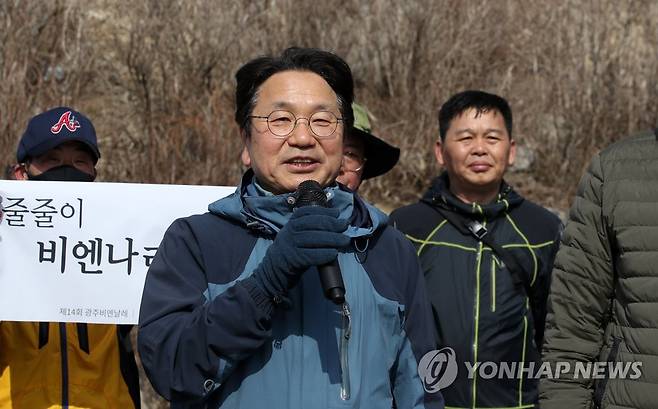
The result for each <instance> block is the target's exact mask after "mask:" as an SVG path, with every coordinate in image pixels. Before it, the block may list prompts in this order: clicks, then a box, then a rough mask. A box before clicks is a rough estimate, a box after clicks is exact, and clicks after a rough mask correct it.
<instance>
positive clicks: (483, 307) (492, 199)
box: [391, 91, 561, 409]
mask: <svg viewBox="0 0 658 409" xmlns="http://www.w3.org/2000/svg"><path fill="white" fill-rule="evenodd" d="M439 128H440V132H439V133H440V139H439V140H438V141H437V142H436V146H435V154H436V158H437V161H438V163H439V164H440V165H441V166H442V167H443V168H444V169H445V172H444V173H443V174H442V175H441V176H439V177H438V178H436V179H435V180H434V182H433V184H432V187H431V188H430V189H429V191H428V192H427V193H426V194H425V196H424V197H423V198H422V199H421V200H420V202H419V203H416V204H413V205H411V206H407V207H404V208H401V209H398V210H396V211H394V212H393V213H392V214H391V221H392V222H393V223H395V225H396V226H397V227H398V229H400V230H401V231H402V232H403V233H405V234H406V236H407V238H409V239H410V240H411V241H412V243H414V245H415V246H416V251H417V254H418V256H419V258H420V263H421V266H422V269H423V272H424V273H425V280H426V284H427V290H428V293H429V298H430V300H431V302H432V307H433V312H434V317H435V321H436V324H437V327H438V330H439V334H438V339H439V348H441V350H440V352H439V353H438V354H437V356H436V357H435V358H436V363H437V364H438V363H441V362H450V361H452V363H453V364H455V365H456V367H457V368H458V372H457V374H456V378H455V379H454V382H453V383H452V384H451V385H449V386H447V387H446V388H445V389H443V390H442V391H441V392H442V393H443V394H444V397H445V400H446V407H457V408H499V409H500V408H507V409H512V408H516V409H518V408H532V407H534V406H535V405H536V402H537V393H538V391H537V390H538V380H537V372H538V370H539V358H540V356H539V351H540V350H541V349H540V348H541V347H540V345H541V343H542V338H543V329H544V317H545V311H546V310H545V306H546V299H547V296H548V288H549V282H550V272H551V269H552V266H553V256H554V254H555V252H556V249H557V244H558V240H557V237H558V235H559V231H560V226H561V223H560V221H559V219H558V218H557V217H556V216H555V215H553V214H552V213H550V212H549V211H547V210H546V209H544V208H542V207H540V206H538V205H536V204H534V203H531V202H530V201H528V200H525V199H524V198H523V197H521V196H520V195H519V194H518V193H516V192H515V191H514V190H513V189H512V187H511V186H509V185H508V184H507V183H505V181H504V180H503V176H504V174H505V172H506V170H507V169H508V167H509V166H510V165H512V164H513V163H514V157H515V150H516V145H515V140H514V139H513V137H512V111H511V109H510V107H509V104H508V103H507V101H505V100H504V99H503V98H501V97H499V96H497V95H493V94H489V93H486V92H482V91H465V92H462V93H459V94H457V95H454V96H453V97H451V98H450V99H449V100H448V101H447V102H446V103H445V104H443V106H442V107H441V110H440V112H439ZM430 367H431V366H430ZM453 367H455V366H453ZM445 368H446V371H445V372H444V373H445V374H446V375H445V376H444V377H442V378H441V379H440V380H439V379H437V382H439V383H450V382H449V381H450V380H451V379H450V378H446V377H447V376H448V375H447V374H448V372H450V371H449V368H450V365H448V364H446V365H445ZM421 369H422V368H421ZM446 379H447V380H446ZM437 385H438V383H437ZM442 385H443V384H442Z"/></svg>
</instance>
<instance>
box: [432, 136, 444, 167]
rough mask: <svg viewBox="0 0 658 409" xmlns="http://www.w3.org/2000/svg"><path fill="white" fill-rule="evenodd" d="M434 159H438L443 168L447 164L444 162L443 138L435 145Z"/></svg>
mask: <svg viewBox="0 0 658 409" xmlns="http://www.w3.org/2000/svg"><path fill="white" fill-rule="evenodd" d="M434 157H435V158H436V162H437V163H438V164H439V165H441V167H443V165H444V164H445V162H444V160H443V142H441V138H439V139H437V140H436V143H435V144H434Z"/></svg>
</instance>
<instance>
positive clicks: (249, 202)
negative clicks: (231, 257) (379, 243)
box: [208, 169, 388, 237]
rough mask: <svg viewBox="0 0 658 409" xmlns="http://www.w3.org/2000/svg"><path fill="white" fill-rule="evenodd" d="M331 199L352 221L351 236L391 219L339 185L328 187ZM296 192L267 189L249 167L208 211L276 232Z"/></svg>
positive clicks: (367, 233) (370, 231)
mask: <svg viewBox="0 0 658 409" xmlns="http://www.w3.org/2000/svg"><path fill="white" fill-rule="evenodd" d="M324 191H325V193H326V194H327V202H328V205H329V206H330V207H333V208H336V209H339V211H340V215H339V216H338V217H339V218H340V219H343V220H349V227H348V228H347V230H346V231H345V234H346V235H348V236H349V237H363V236H370V235H372V234H373V233H374V232H375V231H376V230H377V229H379V228H382V227H384V226H385V225H386V223H387V221H388V216H387V215H386V214H385V213H383V212H382V211H381V210H379V209H377V208H376V207H374V206H372V205H370V204H368V203H366V202H365V201H364V200H363V199H361V197H359V196H358V195H357V194H355V193H353V192H351V191H350V190H347V189H346V188H343V187H342V186H341V185H339V184H334V185H332V186H329V187H326V188H325V189H324ZM293 194H294V192H290V193H283V194H279V195H274V194H272V193H270V192H268V191H267V190H265V189H263V188H262V187H261V186H260V185H259V184H258V182H257V181H256V178H255V176H254V173H253V171H252V170H251V169H249V170H248V171H247V172H246V173H245V174H244V175H243V176H242V181H241V183H240V185H239V186H238V187H237V188H236V190H235V192H233V193H232V194H230V195H228V196H226V197H224V198H222V199H219V200H217V201H216V202H213V203H211V204H210V205H209V206H208V210H209V211H210V212H211V213H213V214H215V215H218V216H220V217H223V218H226V219H228V220H231V221H233V222H235V223H238V224H241V225H244V226H246V227H247V228H249V229H251V230H254V231H257V232H260V233H262V234H265V235H275V234H276V233H277V232H278V231H279V230H281V228H282V227H283V226H284V225H285V224H286V223H287V222H288V220H289V219H290V216H291V215H292V212H293V209H294V206H293V205H291V204H290V203H289V200H288V199H289V198H290V197H291V196H292V195H293Z"/></svg>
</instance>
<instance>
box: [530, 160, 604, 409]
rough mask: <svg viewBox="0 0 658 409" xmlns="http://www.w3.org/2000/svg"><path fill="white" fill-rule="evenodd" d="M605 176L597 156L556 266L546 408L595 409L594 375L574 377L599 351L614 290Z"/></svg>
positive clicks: (548, 334)
mask: <svg viewBox="0 0 658 409" xmlns="http://www.w3.org/2000/svg"><path fill="white" fill-rule="evenodd" d="M603 183H604V175H603V172H602V168H601V162H600V157H599V156H598V155H597V156H595V157H594V159H593V161H592V163H591V165H590V167H589V169H588V171H587V172H586V173H585V175H584V176H583V178H582V180H581V182H580V185H579V187H578V193H577V196H576V198H575V201H574V204H573V206H572V208H571V211H570V213H569V220H568V222H567V225H566V228H565V231H564V234H563V236H562V245H561V247H560V250H559V251H558V254H557V258H556V260H555V267H554V270H553V282H552V284H551V293H550V296H549V303H548V315H547V324H546V340H545V345H544V356H543V358H544V361H546V362H549V363H550V364H551V368H552V373H553V374H555V373H556V368H559V367H558V366H556V364H557V363H558V362H560V363H562V362H564V364H561V365H563V366H566V365H567V364H568V365H569V371H568V372H567V373H562V371H561V372H560V375H559V376H558V377H556V378H555V379H549V378H545V379H542V380H541V381H540V406H541V408H542V409H552V408H555V409H558V408H559V409H562V408H574V409H577V408H583V409H585V408H590V406H591V404H592V395H593V385H592V379H583V377H582V376H579V377H575V376H574V368H575V365H576V363H580V364H579V365H587V363H588V362H592V361H595V360H596V359H597V357H598V355H599V352H600V349H601V346H602V343H603V332H604V327H605V324H606V323H605V318H604V317H605V316H606V314H607V312H608V311H609V306H610V299H611V297H612V291H613V264H612V251H611V245H610V237H609V232H608V231H607V229H606V220H605V217H604V216H603V213H602V208H603V206H602V204H603V200H602V190H603V189H602V187H603Z"/></svg>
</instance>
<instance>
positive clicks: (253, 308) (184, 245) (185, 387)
mask: <svg viewBox="0 0 658 409" xmlns="http://www.w3.org/2000/svg"><path fill="white" fill-rule="evenodd" d="M249 177H250V173H247V175H245V179H244V180H250V179H249ZM245 185H247V184H245V183H243V185H242V186H240V187H238V189H237V191H236V192H235V193H234V194H232V195H230V196H228V197H226V198H224V199H221V200H219V201H217V202H215V203H213V204H211V205H210V210H211V212H210V213H206V214H203V215H197V216H191V217H187V218H184V219H179V220H177V221H175V222H174V223H173V224H172V225H171V226H170V228H169V230H168V231H167V233H166V234H165V237H164V239H163V241H162V243H161V245H160V248H159V250H158V253H157V255H156V257H155V259H154V261H153V264H152V266H151V268H150V269H149V272H148V275H147V278H146V285H145V288H144V295H143V299H142V306H141V312H140V328H139V351H140V354H141V358H142V362H143V364H144V367H145V369H146V373H147V375H148V377H149V379H150V380H151V383H152V384H153V386H154V387H155V389H156V390H157V391H158V392H159V393H160V394H162V395H163V396H164V397H165V398H167V399H169V400H171V402H172V405H171V406H172V408H178V407H181V408H182V407H185V408H189V407H194V408H197V407H198V408H218V407H222V408H245V409H254V408H265V407H268V408H293V409H294V408H304V409H312V408H391V406H392V404H393V401H395V404H396V405H397V407H398V408H430V407H431V408H442V407H443V398H442V396H441V395H440V394H439V393H436V394H429V393H425V392H424V389H423V384H422V382H421V380H420V378H419V376H418V372H417V371H418V369H417V365H418V361H419V360H420V358H421V357H422V356H423V355H424V354H425V353H426V352H428V351H430V350H432V349H434V347H435V328H434V324H433V320H432V315H431V314H432V313H431V308H430V306H429V303H428V301H427V297H426V294H425V287H424V283H423V280H422V276H421V272H420V268H419V265H418V261H417V258H416V256H415V253H414V250H413V247H412V246H411V245H410V244H409V242H408V241H407V240H406V239H405V238H404V237H403V236H402V235H401V234H400V233H398V232H397V231H396V230H395V229H393V228H391V227H388V226H386V221H387V218H386V215H384V214H383V213H381V212H380V211H378V210H377V209H375V208H374V207H371V206H369V205H367V204H366V203H364V202H363V201H362V200H361V199H360V198H359V197H358V196H356V195H353V194H352V193H349V192H347V191H345V190H342V189H340V188H338V187H334V188H328V189H327V192H328V193H329V196H330V199H329V203H330V205H331V206H332V207H337V208H339V209H340V210H341V216H340V217H341V218H342V217H345V218H349V220H350V227H349V228H348V230H347V231H346V232H345V234H348V235H349V236H351V237H353V240H352V242H353V247H352V248H351V249H349V250H346V251H345V252H342V253H341V254H339V257H338V262H339V264H340V267H341V270H342V274H343V280H344V282H345V288H346V299H347V303H348V304H349V306H350V308H351V313H350V316H349V317H346V315H345V314H344V312H343V311H342V310H341V308H340V307H339V306H336V305H334V304H333V303H331V302H330V301H328V300H326V299H325V298H324V296H323V295H322V290H321V285H320V281H319V277H318V273H317V269H316V268H315V267H313V268H310V269H309V270H308V271H306V272H305V273H304V275H303V276H302V278H301V280H300V282H299V284H298V285H297V286H296V287H294V288H293V289H291V291H290V292H289V297H290V299H289V301H290V302H289V303H281V304H277V305H275V304H274V303H273V301H272V300H270V299H267V298H265V297H264V296H263V293H262V292H261V291H260V290H259V289H258V288H257V287H256V286H254V285H253V284H252V282H251V281H250V280H248V279H247V278H248V277H249V276H250V275H251V274H252V272H253V271H254V269H255V268H256V266H257V265H258V264H259V262H260V261H261V259H262V258H263V256H264V255H265V252H266V250H267V248H268V246H269V245H270V244H271V243H272V240H273V238H274V236H275V235H276V232H277V231H278V230H279V229H280V227H281V226H282V225H283V224H285V222H286V221H287V219H288V217H289V215H290V213H291V209H290V208H289V207H288V206H289V205H288V204H287V202H286V198H287V196H288V195H279V196H272V195H269V194H266V193H263V192H259V191H256V193H254V189H253V186H254V185H253V184H250V186H251V191H250V190H249V189H248V187H249V186H245Z"/></svg>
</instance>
